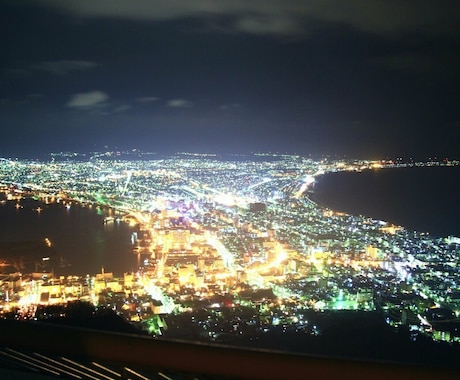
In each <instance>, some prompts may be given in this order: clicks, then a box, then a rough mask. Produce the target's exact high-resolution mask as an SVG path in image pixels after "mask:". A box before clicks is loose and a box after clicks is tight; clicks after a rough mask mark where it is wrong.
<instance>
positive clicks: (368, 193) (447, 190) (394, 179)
mask: <svg viewBox="0 0 460 380" xmlns="http://www.w3.org/2000/svg"><path fill="white" fill-rule="evenodd" d="M458 194H460V167H459V166H454V167H444V166H440V167H396V168H382V169H366V170H363V171H352V172H351V171H340V172H328V173H325V174H322V175H319V176H317V177H315V183H314V185H313V186H312V187H311V188H310V189H309V192H308V193H307V194H306V195H305V196H307V197H308V198H309V199H310V200H311V201H312V202H314V203H316V204H318V205H319V206H322V207H326V208H329V209H331V210H334V211H338V212H344V213H347V214H350V215H356V216H366V217H370V218H373V219H376V220H382V221H386V222H388V223H392V224H395V225H398V226H401V227H403V228H405V229H407V230H409V231H418V232H424V233H428V234H430V235H432V236H434V237H447V236H457V237H458V236H460V227H459V226H458V223H456V222H455V220H456V218H457V216H458V215H460V205H459V204H458V202H455V199H456V197H458Z"/></svg>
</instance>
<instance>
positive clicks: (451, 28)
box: [0, 0, 460, 159]
mask: <svg viewBox="0 0 460 380" xmlns="http://www.w3.org/2000/svg"><path fill="white" fill-rule="evenodd" d="M0 31H1V34H0V36H1V38H0V125H1V139H0V157H12V156H13V157H29V158H33V157H34V156H35V155H40V154H43V153H47V152H59V151H79V152H82V151H95V150H96V151H99V150H101V149H105V148H104V146H108V147H109V148H115V147H117V148H118V149H133V148H139V149H142V150H145V151H150V152H158V153H174V152H180V151H187V152H196V153H249V152H286V153H297V154H302V155H308V154H311V155H314V156H317V155H323V154H324V155H337V156H343V155H345V156H348V157H353V158H372V159H374V158H394V157H397V156H402V157H404V158H409V157H414V158H420V159H423V158H427V157H449V158H460V148H459V146H460V145H459V142H460V107H459V105H460V95H459V91H460V86H459V85H460V70H459V68H460V3H459V2H458V1H457V0H452V1H448V0H439V1H425V0H404V1H400V0H398V1H393V0H381V1H380V0H375V1H372V0H369V1H363V0H348V1H342V0H311V1H308V0H283V1H281V0H279V1H274V0H252V1H250V0H220V1H219V0H200V1H193V0H170V1H157V0H126V1H120V0H99V1H98V0H65V1H63V0H35V1H26V0H24V1H18V0H3V1H2V2H1V5H0Z"/></svg>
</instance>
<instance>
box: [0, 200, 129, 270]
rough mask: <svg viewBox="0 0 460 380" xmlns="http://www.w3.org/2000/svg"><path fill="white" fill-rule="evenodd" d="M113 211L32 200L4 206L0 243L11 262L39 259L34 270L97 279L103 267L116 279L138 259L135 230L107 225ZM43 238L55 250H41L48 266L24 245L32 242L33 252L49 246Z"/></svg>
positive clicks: (117, 224)
mask: <svg viewBox="0 0 460 380" xmlns="http://www.w3.org/2000/svg"><path fill="white" fill-rule="evenodd" d="M109 212H110V210H104V209H100V208H98V207H95V206H92V207H89V206H85V207H83V206H82V205H79V204H73V205H72V206H70V207H68V206H66V205H64V204H62V203H50V204H46V203H44V202H40V201H37V200H33V199H22V200H20V201H19V202H18V203H16V202H14V201H6V202H2V204H1V205H0V222H1V226H2V227H1V228H0V243H1V244H2V248H3V254H4V255H6V256H8V255H9V256H10V257H9V258H10V259H11V253H13V254H16V255H18V256H19V255H22V256H23V257H24V258H25V259H26V260H25V261H26V262H27V261H30V260H35V261H34V262H35V268H34V269H36V270H39V271H50V270H53V272H54V274H55V275H80V276H84V275H86V274H90V275H95V274H97V273H101V271H102V268H103V270H104V271H105V272H106V273H107V272H112V273H114V275H117V276H118V275H122V274H123V273H124V272H130V271H133V270H136V268H137V267H138V263H137V256H135V255H133V254H132V245H131V234H132V228H131V227H130V226H129V225H128V224H127V223H124V222H109V223H104V217H105V215H106V213H109ZM45 239H48V241H49V242H50V244H51V247H50V248H49V249H47V250H43V248H41V250H40V254H41V256H43V255H48V256H50V260H49V262H43V260H42V257H37V255H36V254H34V252H28V250H30V249H29V248H28V245H27V244H25V245H24V242H25V243H27V242H29V243H30V244H29V245H30V246H31V247H32V248H36V247H37V244H39V243H40V244H42V245H43V244H45ZM38 256H40V255H38ZM37 260H38V261H37ZM40 260H42V262H41V264H43V265H41V264H40ZM23 261H24V260H23ZM37 264H38V267H37ZM45 264H46V265H45Z"/></svg>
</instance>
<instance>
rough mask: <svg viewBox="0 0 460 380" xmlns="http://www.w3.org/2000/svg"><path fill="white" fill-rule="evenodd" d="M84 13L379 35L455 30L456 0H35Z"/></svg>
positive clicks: (257, 29)
mask: <svg viewBox="0 0 460 380" xmlns="http://www.w3.org/2000/svg"><path fill="white" fill-rule="evenodd" d="M36 3H41V4H42V5H46V6H49V7H53V8H56V9H60V10H63V11H66V12H69V13H71V14H74V15H78V16H82V17H100V18H118V19H131V20H180V19H184V18H196V19H202V20H211V19H212V20H214V22H216V20H218V19H219V17H226V20H228V19H229V18H230V19H232V20H233V22H232V23H227V24H226V26H227V27H228V26H229V25H230V26H232V27H233V29H234V30H235V31H240V32H246V33H254V34H272V35H305V34H309V33H311V32H314V31H316V30H317V29H321V28H324V27H325V24H339V25H344V26H348V27H351V28H353V29H356V30H359V31H365V32H369V33H375V34H379V35H395V34H400V33H422V34H425V33H429V34H432V33H441V34H444V33H451V32H452V31H453V30H457V25H458V22H459V17H460V16H459V13H458V12H452V9H453V8H455V7H456V8H457V10H458V3H457V2H456V0H440V1H437V2H436V3H435V4H434V3H433V2H432V1H427V0H405V1H398V0H373V1H362V0H348V1H342V0H309V1H305V0H284V1H279V0H252V1H246V0H221V1H213V0H199V1H190V0H175V1H161V0H130V1H113V0H99V1H93V0H67V1H61V0H39V1H36Z"/></svg>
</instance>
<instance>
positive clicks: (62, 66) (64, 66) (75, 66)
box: [31, 60, 99, 75]
mask: <svg viewBox="0 0 460 380" xmlns="http://www.w3.org/2000/svg"><path fill="white" fill-rule="evenodd" d="M97 66H99V64H98V63H96V62H90V61H71V60H69V61H45V62H37V63H35V64H32V65H31V68H32V69H34V70H41V71H45V72H48V73H51V74H56V75H65V74H68V73H70V72H71V71H82V70H89V69H92V68H95V67H97Z"/></svg>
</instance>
